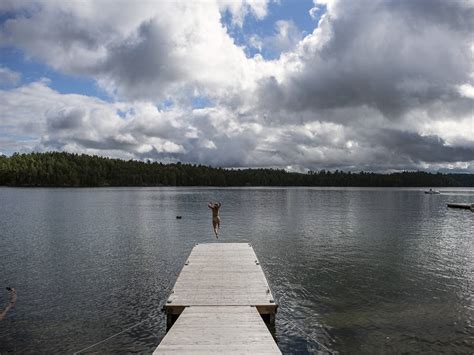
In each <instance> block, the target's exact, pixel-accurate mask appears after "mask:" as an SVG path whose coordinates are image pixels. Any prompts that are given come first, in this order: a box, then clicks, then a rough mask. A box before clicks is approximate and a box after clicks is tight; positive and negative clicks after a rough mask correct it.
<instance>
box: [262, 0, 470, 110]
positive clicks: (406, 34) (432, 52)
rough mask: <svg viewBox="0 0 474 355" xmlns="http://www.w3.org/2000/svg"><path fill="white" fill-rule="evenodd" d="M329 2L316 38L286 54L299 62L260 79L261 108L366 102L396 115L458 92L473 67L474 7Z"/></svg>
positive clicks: (459, 3)
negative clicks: (294, 67) (278, 77)
mask: <svg viewBox="0 0 474 355" xmlns="http://www.w3.org/2000/svg"><path fill="white" fill-rule="evenodd" d="M335 7H336V9H335V10H334V12H335V13H328V14H326V15H325V17H324V19H323V21H322V23H321V27H320V29H319V30H318V31H321V32H320V33H319V34H318V36H319V38H318V37H317V36H316V35H314V36H313V38H312V39H310V40H308V39H307V40H306V43H305V44H302V45H301V47H300V49H299V51H298V56H297V57H291V58H289V59H288V62H289V63H290V64H291V63H292V62H294V61H296V62H298V63H299V66H298V70H295V71H294V72H289V74H288V75H287V76H286V77H285V78H284V79H283V80H281V81H277V80H275V79H272V78H267V79H262V80H261V83H260V84H261V86H260V91H259V93H260V97H261V101H262V102H263V104H264V105H266V107H269V108H270V109H271V108H275V109H282V110H287V111H290V112H291V111H302V110H320V109H327V108H340V107H353V106H360V105H368V106H372V107H375V108H377V109H378V110H379V111H380V112H382V113H383V114H384V115H385V116H386V117H389V118H391V119H397V118H400V116H401V115H402V114H403V113H404V112H406V111H407V110H410V109H412V108H416V107H421V106H423V105H427V104H430V103H432V102H435V101H438V100H441V101H445V102H450V101H455V100H457V99H459V98H460V95H459V93H458V91H457V89H456V86H457V85H461V84H464V83H465V82H466V81H468V80H470V79H469V75H470V73H471V71H472V50H471V45H472V27H470V26H469V25H471V26H472V21H473V19H474V7H472V6H469V5H467V3H465V2H462V1H448V2H446V1H424V0H421V1H411V0H401V1H378V0H370V1H363V0H361V1H357V2H353V1H339V2H337V4H336V5H335ZM445 15H446V16H445ZM321 35H324V36H327V38H328V39H327V40H326V41H325V42H324V41H322V38H321ZM295 58H296V59H295Z"/></svg>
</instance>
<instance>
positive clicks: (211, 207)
mask: <svg viewBox="0 0 474 355" xmlns="http://www.w3.org/2000/svg"><path fill="white" fill-rule="evenodd" d="M207 207H209V208H210V209H211V210H212V209H213V207H214V206H213V205H212V202H209V204H208V205H207Z"/></svg>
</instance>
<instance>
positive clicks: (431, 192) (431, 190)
mask: <svg viewBox="0 0 474 355" xmlns="http://www.w3.org/2000/svg"><path fill="white" fill-rule="evenodd" d="M440 193H441V192H439V191H438V190H433V189H429V190H428V191H425V194H429V195H439V194H440Z"/></svg>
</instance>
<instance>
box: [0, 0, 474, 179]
mask: <svg viewBox="0 0 474 355" xmlns="http://www.w3.org/2000/svg"><path fill="white" fill-rule="evenodd" d="M320 2H324V1H323V0H320ZM327 2H328V3H327V9H328V11H327V13H326V14H325V15H324V17H323V19H322V21H321V22H320V23H319V25H318V26H319V27H318V28H317V29H315V31H314V33H313V34H311V35H308V36H306V37H305V38H301V37H300V33H299V32H298V31H297V28H296V26H297V25H298V24H295V25H293V24H292V23H290V22H288V21H286V22H285V21H282V22H279V23H278V24H277V27H278V26H279V27H278V30H279V31H278V33H277V35H276V36H274V37H272V38H259V37H254V40H255V41H254V45H255V46H260V45H263V46H264V47H265V45H267V46H268V45H271V46H275V47H278V49H279V51H281V50H283V51H286V52H285V53H284V54H282V55H281V57H280V58H279V59H278V60H265V59H264V58H261V57H258V56H257V57H254V58H247V57H245V52H244V50H243V49H242V48H241V47H238V46H237V45H236V44H235V41H234V40H233V39H232V38H231V37H230V35H229V33H228V32H227V31H226V30H225V28H224V27H223V25H222V23H221V22H220V20H221V17H220V14H221V13H220V12H219V11H224V10H223V9H229V8H233V9H234V7H235V9H234V10H235V11H237V12H236V13H234V14H233V16H237V17H236V19H237V20H238V21H237V20H236V21H237V23H239V21H243V18H242V17H241V16H245V15H246V14H247V13H248V11H250V10H249V8H248V6H247V5H245V4H246V3H245V2H242V3H241V4H240V5H239V4H238V3H235V2H229V3H227V2H226V4H227V5H223V3H221V2H212V1H210V2H206V3H205V5H204V3H201V2H184V1H183V2H156V3H153V2H140V3H138V4H135V3H133V4H132V3H130V2H126V1H124V2H115V1H110V2H107V3H106V4H107V6H104V4H105V3H104V2H99V1H89V2H86V3H84V2H80V3H79V2H63V1H57V2H54V1H48V2H40V5H35V3H34V2H31V3H30V2H19V4H20V5H19V6H20V8H21V9H22V10H21V11H17V12H16V9H17V7H16V6H17V5H16V3H17V2H10V3H9V5H8V6H7V8H8V9H9V10H8V11H10V12H9V16H10V15H11V14H13V15H12V16H13V17H12V18H9V19H7V20H4V21H3V22H2V24H1V25H0V26H1V27H0V43H1V44H7V45H13V46H16V47H20V48H22V49H23V50H24V51H25V53H26V54H27V55H28V56H32V57H34V58H36V59H38V60H41V61H43V62H44V63H46V64H48V65H50V66H52V67H54V68H56V69H57V70H58V71H60V72H65V73H73V74H79V75H85V76H90V77H92V78H93V79H95V80H96V81H97V83H98V85H99V86H101V87H102V88H104V89H106V90H107V91H108V92H109V93H111V94H112V95H113V97H114V98H115V99H116V100H117V101H116V102H104V101H101V100H99V99H96V98H92V97H87V96H82V95H66V94H64V95H62V94H60V93H58V92H56V91H54V90H52V89H51V88H49V87H48V82H47V81H39V82H37V83H31V84H28V85H24V86H21V87H16V88H10V89H9V90H3V91H2V90H0V106H1V107H2V117H0V127H1V128H2V130H4V131H5V132H6V134H4V136H5V137H6V138H2V139H3V140H2V142H0V151H5V149H11V147H13V146H15V147H20V146H21V144H22V143H20V141H19V138H14V137H22V136H27V135H28V137H30V136H31V138H32V139H30V140H29V143H28V144H26V143H24V146H28V147H29V149H39V150H48V149H59V150H68V151H74V152H87V153H92V154H102V155H109V156H114V157H124V158H134V157H135V158H140V159H157V160H163V161H176V160H181V161H185V162H191V163H201V164H211V165H214V166H224V167H283V168H291V169H300V170H304V169H308V168H309V169H312V170H316V169H322V168H326V169H327V168H331V169H350V170H360V169H368V170H377V171H384V170H393V169H416V168H428V169H438V168H443V167H454V168H456V169H461V170H462V169H471V170H472V169H474V154H473V149H474V148H473V147H474V141H473V137H474V121H473V117H474V114H473V112H474V107H473V102H474V101H473V98H474V87H473V86H472V85H473V84H474V82H473V78H474V76H473V75H472V71H473V57H472V56H473V47H472V46H473V42H474V41H473V38H472V37H473V36H472V33H473V28H472V25H473V19H474V12H473V11H474V6H473V5H472V2H467V1H462V0H449V1H441V0H430V1H428V0H357V1H353V0H338V1H332V0H331V1H329V0H328V1H327ZM85 4H86V5H87V6H85ZM236 4H237V5H239V6H240V7H239V6H237V5H236ZM1 6H2V5H0V9H1ZM242 6H243V7H242ZM246 6H247V7H246ZM10 8H11V9H10ZM24 8H26V9H27V11H26V10H25V11H24ZM105 8H107V11H105V10H104V9H105ZM239 9H240V10H239ZM245 9H246V10H245ZM262 9H263V8H262ZM262 9H260V10H261V11H263V10H265V9H263V10H262ZM234 10H233V11H234ZM260 10H259V11H260ZM0 11H1V10H0ZM242 11H243V12H242ZM255 11H256V10H255ZM239 14H240V15H239ZM261 15H262V16H263V15H264V13H263V12H262V13H261ZM239 16H240V17H239ZM257 17H258V18H261V16H260V15H259V16H257ZM250 35H251V34H250ZM300 39H301V40H300ZM259 41H260V42H261V43H260V42H259ZM298 41H299V42H298ZM295 42H298V43H295ZM0 69H3V73H4V76H5V75H6V76H7V77H11V74H12V73H13V72H12V71H11V70H9V69H8V68H3V67H0ZM5 73H6V74H5ZM1 74H2V72H1V70H0V76H1ZM13 74H15V73H13ZM15 75H16V74H15ZM0 80H1V79H0ZM194 97H204V98H205V100H203V101H206V100H207V101H209V107H205V108H204V109H199V110H198V109H192V107H191V106H192V105H191V103H190V102H191V101H192V99H193V98H194ZM164 99H167V101H169V102H172V103H173V104H172V105H171V106H170V105H165V104H161V103H163V100H164ZM157 107H162V109H158V108H157ZM118 112H121V114H118ZM15 139H16V142H17V144H16V145H15V144H13V143H12V142H15ZM2 143H3V146H4V147H7V148H4V147H2ZM33 145H34V146H33ZM473 171H474V170H473Z"/></svg>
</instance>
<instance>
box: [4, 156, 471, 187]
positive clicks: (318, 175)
mask: <svg viewBox="0 0 474 355" xmlns="http://www.w3.org/2000/svg"><path fill="white" fill-rule="evenodd" d="M0 186H24V187H34V186H41V187H104V186H359V187H364V186H373V187H460V186H465V187H474V174H442V173H428V172H423V171H404V172H397V173H391V174H379V173H372V172H363V171H361V172H350V171H349V172H344V171H339V170H336V171H326V170H320V171H309V172H308V173H306V174H305V173H295V172H287V171H285V170H281V169H223V168H215V167H209V166H203V165H194V164H184V163H180V162H178V163H173V164H163V163H160V162H151V161H147V162H142V161H137V160H128V161H126V160H120V159H111V158H106V157H100V156H91V155H85V154H72V153H65V152H47V153H30V154H18V153H15V154H13V155H12V156H5V155H0Z"/></svg>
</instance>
